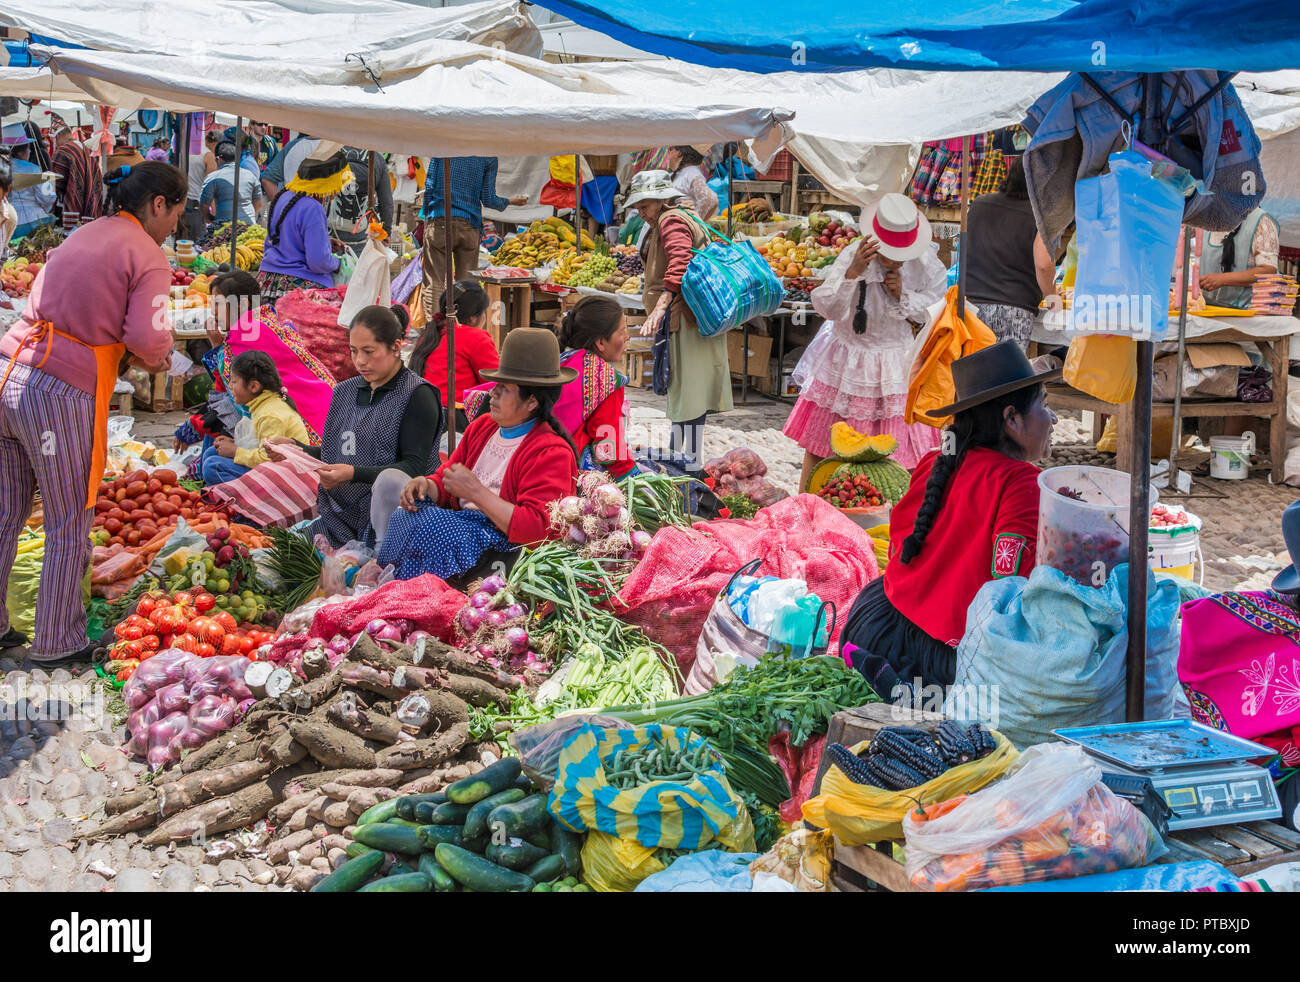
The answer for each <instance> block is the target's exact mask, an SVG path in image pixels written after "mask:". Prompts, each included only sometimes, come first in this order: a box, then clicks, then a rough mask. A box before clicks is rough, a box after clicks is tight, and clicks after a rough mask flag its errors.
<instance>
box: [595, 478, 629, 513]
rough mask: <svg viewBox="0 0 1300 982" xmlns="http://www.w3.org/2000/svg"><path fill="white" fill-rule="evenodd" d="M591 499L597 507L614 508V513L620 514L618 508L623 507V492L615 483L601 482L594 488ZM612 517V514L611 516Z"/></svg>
mask: <svg viewBox="0 0 1300 982" xmlns="http://www.w3.org/2000/svg"><path fill="white" fill-rule="evenodd" d="M591 500H592V501H593V502H594V503H595V505H596V507H597V508H600V509H606V508H611V507H612V508H613V509H614V514H615V515H617V514H618V509H619V508H622V507H623V492H622V491H620V490H619V489H618V488H617V487H615V486H614V485H613V484H601V485H598V486H597V487H595V488H593V489H592V492H591ZM611 517H612V516H611Z"/></svg>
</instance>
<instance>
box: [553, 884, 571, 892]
mask: <svg viewBox="0 0 1300 982" xmlns="http://www.w3.org/2000/svg"><path fill="white" fill-rule="evenodd" d="M551 892H552V893H573V887H570V886H565V885H564V884H563V883H561V884H560V885H559V886H558V887H556V888H555V889H554V890H552V891H551Z"/></svg>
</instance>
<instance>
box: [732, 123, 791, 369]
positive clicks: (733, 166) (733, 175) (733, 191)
mask: <svg viewBox="0 0 1300 982" xmlns="http://www.w3.org/2000/svg"><path fill="white" fill-rule="evenodd" d="M725 159H726V162H727V238H731V224H732V217H733V214H734V212H735V210H736V165H735V164H733V163H732V162H731V144H730V143H728V144H727V155H726V158H725ZM777 357H778V358H779V357H780V355H779V354H778V355H777Z"/></svg>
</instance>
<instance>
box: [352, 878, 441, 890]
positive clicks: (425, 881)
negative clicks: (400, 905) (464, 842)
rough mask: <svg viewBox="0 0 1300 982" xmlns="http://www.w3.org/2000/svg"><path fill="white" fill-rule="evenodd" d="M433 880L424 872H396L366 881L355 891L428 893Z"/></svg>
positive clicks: (431, 888)
mask: <svg viewBox="0 0 1300 982" xmlns="http://www.w3.org/2000/svg"><path fill="white" fill-rule="evenodd" d="M432 890H433V880H431V879H430V878H429V877H428V876H426V875H425V874H424V873H398V874H397V875H396V876H385V877H384V878H383V879H382V880H375V881H374V882H373V883H367V884H366V885H365V886H363V887H362V888H361V889H360V890H358V891H357V893H430V892H432Z"/></svg>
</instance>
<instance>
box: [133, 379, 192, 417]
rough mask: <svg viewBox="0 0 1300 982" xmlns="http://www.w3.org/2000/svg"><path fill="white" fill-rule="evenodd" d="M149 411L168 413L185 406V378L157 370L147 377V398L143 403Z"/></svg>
mask: <svg viewBox="0 0 1300 982" xmlns="http://www.w3.org/2000/svg"><path fill="white" fill-rule="evenodd" d="M143 408H145V409H148V410H149V412H151V413H170V412H174V411H175V410H177V409H184V408H185V380H184V379H183V378H181V377H180V376H179V375H168V374H167V373H166V372H158V373H156V374H155V375H153V376H151V377H150V379H149V399H148V401H147V403H146V404H145V405H144V407H143Z"/></svg>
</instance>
